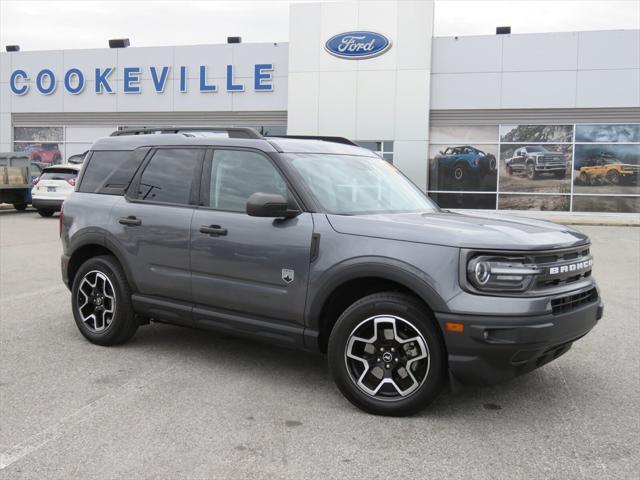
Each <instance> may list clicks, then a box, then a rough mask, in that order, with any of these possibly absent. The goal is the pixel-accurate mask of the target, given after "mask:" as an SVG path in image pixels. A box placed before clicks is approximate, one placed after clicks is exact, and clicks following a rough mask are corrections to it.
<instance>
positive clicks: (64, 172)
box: [40, 168, 78, 180]
mask: <svg viewBox="0 0 640 480" xmlns="http://www.w3.org/2000/svg"><path fill="white" fill-rule="evenodd" d="M77 176H78V172H77V171H76V170H74V169H72V168H47V169H46V170H45V171H44V172H43V173H42V175H40V180H69V179H71V178H76V177H77Z"/></svg>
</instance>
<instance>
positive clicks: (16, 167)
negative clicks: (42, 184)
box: [0, 152, 42, 211]
mask: <svg viewBox="0 0 640 480" xmlns="http://www.w3.org/2000/svg"><path fill="white" fill-rule="evenodd" d="M41 173H42V167H41V166H40V164H38V163H35V162H32V161H31V160H30V158H29V154H27V153H25V152H7V153H0V203H10V204H12V205H13V208H15V209H16V210H20V211H22V210H26V208H27V206H28V205H29V204H30V203H31V188H32V187H33V185H34V183H35V182H37V179H38V177H39V176H40V174H41Z"/></svg>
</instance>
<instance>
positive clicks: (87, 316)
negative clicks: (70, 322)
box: [71, 255, 138, 346]
mask: <svg viewBox="0 0 640 480" xmlns="http://www.w3.org/2000/svg"><path fill="white" fill-rule="evenodd" d="M71 309H72V310H73V317H74V319H75V321H76V325H77V326H78V329H79V330H80V333H82V335H84V336H85V338H86V339H87V340H89V341H90V342H92V343H96V344H98V345H105V346H107V345H116V344H119V343H123V342H126V341H127V340H129V339H130V338H131V337H132V336H133V334H134V333H136V330H137V329H138V322H137V320H136V318H135V315H134V313H133V308H132V306H131V291H130V289H129V283H128V282H127V277H126V276H125V274H124V272H123V271H122V267H121V266H120V264H119V263H118V261H117V260H116V259H115V258H114V257H112V256H109V255H102V256H98V257H93V258H90V259H89V260H87V261H86V262H84V263H83V264H82V265H81V266H80V268H79V270H78V272H77V273H76V275H75V277H74V279H73V286H72V289H71Z"/></svg>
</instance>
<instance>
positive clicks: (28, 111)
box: [0, 1, 640, 213]
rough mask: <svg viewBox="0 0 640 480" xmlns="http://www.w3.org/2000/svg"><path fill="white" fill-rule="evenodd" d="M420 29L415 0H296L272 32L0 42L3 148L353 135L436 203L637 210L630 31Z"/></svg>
mask: <svg viewBox="0 0 640 480" xmlns="http://www.w3.org/2000/svg"><path fill="white" fill-rule="evenodd" d="M432 31H433V2H429V1H387V2H385V1H372V2H367V1H361V2H344V3H326V4H325V3H322V4H321V3H317V4H308V3H307V4H294V5H292V6H291V15H290V32H289V42H286V43H260V44H223V45H194V46H176V47H149V48H124V49H92V50H64V51H39V52H13V53H1V54H0V151H11V150H27V151H29V152H31V156H32V157H33V158H34V159H36V160H41V161H45V162H47V161H64V160H66V159H67V158H68V157H70V156H71V155H74V154H78V153H82V152H84V151H85V150H87V149H88V148H89V146H90V145H91V143H92V142H93V141H94V140H95V139H96V138H99V137H100V136H104V135H108V134H109V133H110V132H112V131H113V130H115V129H117V128H123V127H143V126H144V127H154V126H167V125H177V126H187V125H236V126H253V127H256V128H258V129H260V130H261V131H263V132H264V133H265V134H271V135H282V134H285V133H288V134H292V135H295V134H304V135H323V136H342V137H347V138H350V139H352V140H354V141H356V142H358V143H361V144H362V145H363V146H367V147H369V148H372V149H374V150H376V151H378V152H380V154H381V155H382V156H384V158H385V159H387V160H388V161H391V162H393V163H394V164H395V165H396V166H398V167H399V168H400V169H401V170H402V171H403V172H405V174H407V175H408V176H409V177H410V178H411V179H412V180H413V181H414V182H415V183H416V184H417V185H418V186H419V187H420V188H422V189H423V190H425V191H427V192H428V193H429V195H430V196H431V197H432V198H434V200H436V201H437V202H438V203H439V204H440V205H441V206H443V207H446V208H473V209H500V210H548V211H564V212H612V213H638V212H640V186H639V184H638V177H639V176H640V172H639V171H638V169H639V168H640V31H639V30H632V31H602V32H569V33H539V34H521V35H487V36H460V37H436V38H434V37H433V35H432ZM532 164H533V170H532V169H531V165H532Z"/></svg>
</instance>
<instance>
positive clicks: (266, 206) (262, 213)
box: [247, 192, 300, 218]
mask: <svg viewBox="0 0 640 480" xmlns="http://www.w3.org/2000/svg"><path fill="white" fill-rule="evenodd" d="M247 215H249V216H251V217H268V218H293V217H296V216H298V215H300V211H299V210H297V209H295V208H293V209H292V208H289V202H288V201H287V199H286V198H285V197H283V196H282V195H280V194H278V193H262V192H256V193H254V194H253V195H251V196H250V197H249V200H247Z"/></svg>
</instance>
